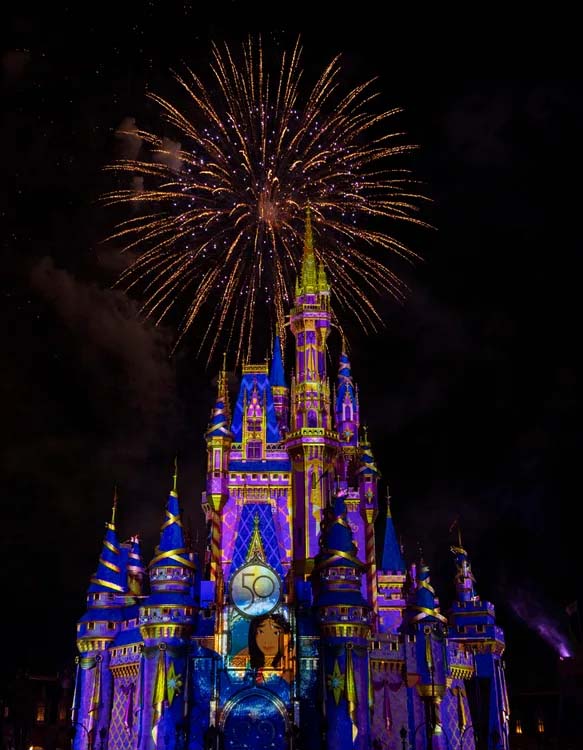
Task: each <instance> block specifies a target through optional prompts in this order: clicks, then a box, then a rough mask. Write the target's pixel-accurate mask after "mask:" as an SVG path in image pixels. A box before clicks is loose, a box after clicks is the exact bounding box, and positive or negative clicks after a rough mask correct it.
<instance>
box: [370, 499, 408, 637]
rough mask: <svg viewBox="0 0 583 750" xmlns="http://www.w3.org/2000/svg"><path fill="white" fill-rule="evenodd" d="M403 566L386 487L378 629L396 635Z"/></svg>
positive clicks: (401, 602)
mask: <svg viewBox="0 0 583 750" xmlns="http://www.w3.org/2000/svg"><path fill="white" fill-rule="evenodd" d="M406 578H407V576H406V567H405V561H404V560H403V555H402V553H401V547H400V546H399V543H398V541H397V534H396V531H395V525H394V523H393V517H392V514H391V497H390V495H389V490H388V488H387V515H386V518H385V539H384V544H383V556H382V558H381V568H380V570H379V571H378V574H377V585H378V629H379V630H380V631H381V632H383V633H397V632H398V631H399V628H400V626H401V622H402V619H403V610H404V609H405V606H406V602H405V597H404V587H405V580H406Z"/></svg>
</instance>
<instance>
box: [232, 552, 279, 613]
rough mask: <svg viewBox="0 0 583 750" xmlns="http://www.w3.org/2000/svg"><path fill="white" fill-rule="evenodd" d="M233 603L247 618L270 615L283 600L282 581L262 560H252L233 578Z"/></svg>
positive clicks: (234, 574) (237, 571) (235, 573)
mask: <svg viewBox="0 0 583 750" xmlns="http://www.w3.org/2000/svg"><path fill="white" fill-rule="evenodd" d="M230 590H231V601H232V602H233V604H234V605H235V607H236V609H237V610H238V611H239V612H240V613H241V614H242V615H244V616H245V617H258V616H260V615H268V614H269V613H270V612H273V610H274V609H275V608H276V607H277V605H278V604H279V602H280V599H281V580H280V578H279V576H278V575H277V573H276V572H275V570H274V569H273V568H272V567H271V566H269V565H266V564H265V563H264V562H262V561H261V560H257V559H256V560H250V561H249V562H248V563H246V564H245V565H243V566H241V567H240V568H239V569H238V570H236V571H235V572H234V573H233V575H232V576H231V584H230Z"/></svg>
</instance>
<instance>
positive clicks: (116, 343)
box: [0, 2, 583, 691]
mask: <svg viewBox="0 0 583 750" xmlns="http://www.w3.org/2000/svg"><path fill="white" fill-rule="evenodd" d="M162 5H163V4H162V3H159V4H158V3H154V2H150V3H141V4H132V3H128V4H123V7H122V4H119V7H118V6H114V5H113V4H112V5H111V6H108V5H107V4H105V5H96V6H91V7H90V8H89V9H87V8H84V12H86V13H87V17H85V16H83V15H82V14H81V12H80V11H79V12H77V11H74V10H65V9H62V8H61V9H55V8H52V9H51V10H50V11H46V12H45V13H44V14H40V13H39V14H35V13H33V12H32V11H30V10H28V11H26V10H25V11H22V13H21V14H20V15H19V14H18V13H17V12H12V14H11V15H9V16H8V18H5V19H4V21H5V24H4V25H5V30H7V31H8V34H9V41H8V44H7V46H6V47H5V51H4V52H3V56H2V70H1V74H2V86H3V97H2V98H3V103H4V107H3V109H4V116H3V120H2V134H3V142H4V147H3V159H2V165H3V171H4V180H3V195H2V205H1V207H0V211H1V218H2V221H1V226H2V250H1V252H2V272H3V274H2V282H3V283H2V287H1V296H0V305H1V312H2V315H1V320H2V323H3V325H4V332H3V336H2V341H3V343H4V351H3V357H2V368H1V371H0V393H1V394H2V433H1V434H2V451H1V466H0V476H1V481H2V487H1V490H2V519H1V524H0V544H1V547H0V550H1V555H2V565H1V566H0V568H1V571H2V573H1V575H2V581H1V584H2V586H1V589H0V591H1V592H2V597H3V602H4V603H3V604H2V605H0V606H1V608H2V610H3V617H2V618H1V620H2V629H3V633H2V635H3V643H5V644H6V643H10V644H14V648H11V649H10V653H8V654H5V655H4V656H3V661H4V664H3V669H2V672H3V673H4V674H5V675H7V674H9V673H10V671H11V670H13V669H16V668H19V667H29V668H31V669H36V670H47V671H49V670H50V671H52V670H56V669H58V668H61V667H62V666H63V664H66V663H67V660H70V659H71V658H72V656H73V654H74V638H75V623H76V620H77V619H78V617H79V616H80V615H81V614H82V612H83V608H84V597H85V591H86V587H87V583H88V579H89V577H90V575H91V574H92V573H93V572H94V569H95V566H96V563H97V558H98V555H99V550H100V544H101V539H102V535H103V524H104V521H105V520H106V518H107V516H108V514H109V512H110V506H111V497H112V494H113V487H114V485H115V484H117V486H118V489H119V496H120V508H119V528H120V535H121V537H122V539H123V538H126V537H127V536H129V535H130V534H131V533H134V532H136V531H139V532H140V533H141V534H142V536H143V540H144V547H145V551H146V555H147V557H149V556H150V554H151V551H152V549H153V545H154V543H155V541H156V535H157V533H158V529H159V525H160V522H161V520H162V515H163V506H164V502H165V498H166V495H167V491H168V489H169V488H170V484H169V482H170V480H171V473H172V463H173V457H174V455H175V454H176V453H177V454H178V457H179V467H180V468H179V471H180V478H179V490H180V497H181V502H182V503H183V507H184V512H185V515H186V516H187V517H188V518H189V522H190V523H191V525H192V528H193V534H194V537H195V539H196V538H198V543H199V546H201V545H202V542H203V536H202V531H201V530H202V527H203V525H204V523H203V516H202V512H201V510H200V492H201V490H202V488H203V485H202V470H203V466H204V461H205V452H204V442H203V432H204V429H205V427H206V423H207V420H208V415H209V410H210V407H211V405H212V399H213V395H214V392H215V376H216V369H215V367H212V368H210V369H206V360H205V359H202V360H201V359H197V357H196V350H195V347H194V346H193V343H192V342H190V341H189V340H186V341H185V342H184V344H183V345H182V346H181V347H180V349H179V350H178V352H177V353H176V354H175V355H174V356H172V357H170V356H169V352H170V348H171V346H172V343H173V340H174V334H175V332H174V330H172V329H171V328H160V329H154V328H152V327H151V325H149V324H148V323H146V322H144V321H142V320H141V319H140V317H139V315H138V313H137V310H138V300H135V299H131V298H129V297H128V296H126V295H125V294H124V293H123V292H122V291H120V290H119V289H112V284H113V282H114V281H115V278H116V273H117V272H118V271H119V270H120V269H121V268H122V267H123V261H122V259H120V256H119V254H118V252H117V250H116V248H115V247H114V246H112V245H111V244H107V243H103V239H104V238H105V237H106V236H107V235H108V233H109V232H111V230H112V227H113V216H112V214H111V213H108V212H107V211H106V210H105V209H104V208H103V207H101V206H99V205H98V204H97V199H98V197H99V195H100V194H101V193H103V191H105V190H107V189H109V188H111V176H109V175H108V174H107V173H105V172H104V171H103V167H104V166H105V165H106V164H108V163H110V162H111V161H112V160H113V159H114V158H115V157H116V156H117V155H118V151H119V139H117V138H116V135H115V132H116V130H117V129H118V128H119V126H120V125H121V123H122V122H124V120H125V118H130V117H131V118H135V119H136V122H137V123H138V125H140V124H142V123H144V124H147V125H150V124H152V123H153V122H154V123H155V119H154V120H153V118H155V112H154V111H153V108H152V105H151V104H150V103H148V101H147V100H146V98H145V91H146V89H147V88H149V89H151V90H153V91H158V92H160V93H162V94H167V95H168V96H171V95H172V91H175V89H172V90H171V89H170V82H171V77H170V72H169V71H170V69H171V68H177V67H179V66H180V65H183V64H184V63H188V64H190V65H191V66H192V67H193V68H194V69H195V70H197V71H206V70H207V64H208V63H207V59H208V51H209V45H210V41H211V40H217V41H221V40H225V39H226V40H229V41H237V40H239V39H243V38H244V37H245V36H246V34H247V33H248V32H249V31H250V30H251V31H253V32H255V31H256V29H257V28H259V27H260V26H259V24H255V23H254V22H252V21H251V20H250V19H249V18H248V15H247V14H248V12H249V9H248V7H247V6H245V5H244V4H242V3H237V2H232V3H228V4H227V3H216V4H215V6H216V7H215V8H214V10H212V11H211V10H209V11H207V15H206V16H203V15H202V14H201V12H200V11H199V10H193V9H192V7H191V4H189V3H175V4H173V3H170V4H169V5H170V9H168V8H165V9H164V10H159V9H158V6H162ZM294 7H295V9H296V11H297V13H295V16H294V21H295V22H294V24H293V25H291V27H290V26H289V25H288V24H289V23H290V19H289V18H288V19H287V21H286V22H285V23H284V22H282V21H280V22H279V26H276V28H277V29H278V30H277V31H266V32H263V36H264V39H265V40H267V41H268V42H269V43H270V44H272V45H274V46H275V47H276V48H284V47H289V46H290V44H291V43H292V42H293V41H294V40H295V38H296V36H297V34H298V30H300V31H301V35H302V39H303V44H304V61H305V71H306V78H307V80H309V81H313V79H314V77H315V76H316V75H317V74H318V73H319V72H320V71H321V69H322V68H323V66H324V65H325V64H326V63H327V62H329V60H330V59H331V57H332V56H333V55H334V54H336V53H338V52H341V53H343V60H344V68H345V71H346V77H347V80H348V81H350V82H358V81H361V80H364V79H366V78H369V77H371V76H378V77H379V81H378V88H379V89H380V90H381V92H382V96H381V100H382V105H383V107H385V108H390V107H393V106H401V107H403V108H404V112H403V114H402V115H400V116H399V122H398V127H399V129H402V130H403V131H404V132H406V133H407V140H408V141H409V142H411V143H416V144H419V146H420V148H419V150H418V151H416V152H415V153H414V154H413V155H412V156H411V157H410V160H409V165H410V166H411V167H412V168H413V169H414V171H415V174H416V176H417V177H418V178H419V179H420V180H422V181H423V182H424V183H425V184H426V187H425V192H426V193H427V194H428V195H430V196H431V198H432V199H433V203H432V204H431V206H429V207H427V208H426V209H425V210H424V218H425V219H426V220H427V221H428V222H430V223H431V224H432V225H433V226H434V227H435V230H415V231H411V230H410V229H408V230H407V229H399V228H395V230H394V231H395V233H396V234H399V233H400V234H399V236H400V237H401V238H403V239H405V240H406V241H407V242H409V243H410V244H411V245H412V246H413V247H414V249H415V250H416V251H417V252H419V254H420V255H421V256H422V257H423V261H422V262H420V263H418V264H417V265H416V266H415V268H406V267H399V269H398V270H399V271H400V272H401V273H402V274H403V275H404V278H405V279H406V281H407V283H408V284H409V286H410V290H411V291H410V295H409V298H408V300H407V302H406V304H404V305H403V306H399V305H397V304H396V303H395V302H394V301H391V300H386V301H385V302H384V303H383V306H382V309H383V314H384V316H385V319H386V323H387V325H386V329H385V330H384V331H383V332H382V333H381V334H378V335H375V336H365V335H364V334H362V333H360V332H359V331H358V330H357V329H355V328H354V329H352V328H350V326H349V327H348V333H349V338H350V342H351V347H352V352H351V357H352V364H353V374H354V377H355V379H356V381H357V382H358V384H359V387H360V394H361V409H362V412H363V414H364V421H366V422H367V424H368V427H369V435H370V438H371V440H372V444H373V450H374V452H375V456H376V457H377V461H378V464H379V467H380V469H381V472H382V475H383V480H382V484H381V493H382V494H383V495H384V492H385V487H386V483H387V482H388V483H389V485H390V493H391V496H392V498H393V500H392V502H393V515H394V518H395V522H396V524H397V527H398V530H399V532H400V533H401V534H402V538H403V543H404V544H405V551H406V556H407V557H408V558H411V557H412V556H413V555H415V553H416V549H417V545H418V544H421V545H422V547H423V549H424V553H425V557H426V558H427V560H428V562H429V563H430V565H431V566H432V570H433V580H434V583H435V585H436V588H437V592H438V594H439V596H440V599H441V604H442V608H443V609H444V610H446V609H447V606H448V603H449V601H450V600H451V598H452V594H453V575H454V566H453V562H452V560H451V559H450V558H451V555H450V553H449V552H448V546H449V544H450V543H451V542H452V541H453V539H452V537H451V535H450V534H449V533H448V528H449V526H450V524H451V522H452V521H453V519H454V518H456V517H459V518H460V523H461V527H462V530H463V536H464V543H465V546H467V548H468V550H469V551H470V554H471V556H472V561H473V569H474V573H475V575H476V578H477V583H478V591H479V593H480V594H481V595H482V597H483V598H486V599H491V600H492V601H494V603H495V604H496V606H497V612H498V618H499V623H500V624H501V625H502V626H503V627H505V628H506V632H507V644H508V646H507V664H508V667H509V675H510V687H511V690H515V691H517V690H519V689H524V688H534V687H538V686H548V685H550V684H552V682H553V681H554V670H555V667H556V660H557V650H556V646H557V644H558V643H559V642H565V643H566V642H567V641H568V637H569V635H568V634H569V628H568V622H567V618H566V615H565V611H564V610H565V606H566V605H567V604H568V603H570V602H571V601H573V600H574V599H576V598H577V597H578V596H580V588H581V583H580V575H581V573H580V571H581V566H580V560H579V556H578V554H577V553H578V549H579V547H580V544H581V531H580V528H581V527H580V524H579V523H578V516H579V515H580V514H579V513H578V505H579V503H580V494H581V492H580V469H579V467H580V461H581V458H580V451H581V445H582V440H581V438H582V428H581V424H582V419H581V417H582V414H581V403H582V401H581V386H580V382H581V381H580V377H579V376H580V364H581V363H580V349H581V333H580V323H579V322H578V321H579V320H580V318H581V315H580V313H579V309H578V308H579V302H580V300H581V293H580V284H581V273H580V270H581V262H580V258H581V247H580V226H579V216H580V207H579V204H580V196H581V189H580V186H579V184H578V183H579V179H580V175H581V167H582V154H581V132H582V122H583V120H582V109H583V106H582V99H581V90H582V85H581V84H582V78H581V77H579V78H575V77H573V70H576V69H574V68H573V67H572V63H571V60H569V59H567V58H568V57H569V56H570V51H571V49H572V47H571V46H570V40H569V37H568V36H567V34H566V32H565V29H563V30H562V35H561V36H557V35H556V34H555V33H554V30H553V29H552V28H542V27H543V25H544V24H543V23H542V20H541V24H540V25H541V28H539V29H535V30H534V32H533V30H532V29H530V28H526V27H525V26H523V25H521V24H520V23H518V22H517V23H515V24H514V25H513V26H512V27H508V26H507V25H506V26H504V25H502V27H501V26H500V24H499V23H498V21H495V20H494V19H493V18H492V19H490V26H485V25H484V24H483V23H482V22H480V25H479V32H478V26H477V25H476V24H475V23H474V22H473V21H472V22H470V19H465V20H464V19H462V23H465V24H466V25H465V27H464V28H465V31H463V30H462V31H461V32H460V31H459V30H457V29H456V28H454V27H453V26H452V25H451V24H450V23H449V21H448V19H441V20H442V24H441V26H439V27H432V24H431V23H430V19H427V20H426V22H425V24H421V25H419V22H418V19H416V20H414V19H413V16H414V15H415V14H414V13H413V12H412V13H411V16H412V17H411V18H410V19H408V20H407V21H404V22H403V23H402V24H401V23H400V22H399V23H395V24H393V25H389V26H385V25H383V24H380V23H377V22H376V21H375V19H374V18H371V19H369V28H366V27H365V25H363V27H362V29H360V30H359V29H358V28H356V27H355V26H357V25H358V24H356V25H355V24H354V23H352V20H353V19H351V18H346V22H345V23H344V25H343V26H340V27H339V28H338V29H337V30H332V29H331V28H330V27H328V28H327V27H326V26H325V25H324V26H322V24H320V25H319V27H318V28H316V26H315V23H308V22H307V21H306V17H305V15H303V14H302V13H301V12H299V10H298V8H299V6H294ZM136 8H138V10H136ZM419 14H421V10H419ZM213 16H214V17H213ZM364 20H366V18H365V19H364ZM458 20H459V19H458ZM303 21H306V22H305V23H304V25H302V22H303ZM227 23H228V26H227ZM263 25H264V26H265V25H267V24H263ZM568 25H569V24H566V26H568ZM323 29H324V30H323ZM556 43H560V49H559V55H558V57H557V53H556V51H552V52H551V47H552V46H553V45H555V44H556ZM554 49H555V50H556V47H555V48H554ZM573 55H574V52H573ZM266 335H267V332H266ZM287 354H288V357H289V355H290V354H291V350H290V351H288V352H287ZM335 370H336V365H335V363H334V364H332V366H331V371H332V372H335ZM232 381H233V382H232V386H233V389H236V375H235V374H234V375H233V378H232ZM379 531H380V532H381V531H382V528H381V529H380V530H379ZM197 534H198V536H197ZM544 627H546V631H545V632H546V635H545V637H542V636H541V634H540V631H541V628H544ZM537 631H538V632H537ZM551 641H552V643H554V646H553V645H552V644H551Z"/></svg>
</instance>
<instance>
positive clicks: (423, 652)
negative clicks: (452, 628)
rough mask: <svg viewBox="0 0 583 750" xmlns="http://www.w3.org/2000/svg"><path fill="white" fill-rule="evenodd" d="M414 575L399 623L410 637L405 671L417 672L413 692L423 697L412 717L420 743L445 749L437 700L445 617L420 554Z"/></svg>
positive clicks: (442, 686) (443, 672) (441, 688)
mask: <svg viewBox="0 0 583 750" xmlns="http://www.w3.org/2000/svg"><path fill="white" fill-rule="evenodd" d="M416 577H417V580H416V586H417V587H416V589H415V593H414V599H413V601H412V602H411V603H410V604H409V605H408V606H407V609H406V610H405V620H404V623H403V627H404V629H405V632H406V633H407V634H408V636H409V639H410V640H412V641H413V644H412V646H411V649H410V650H408V651H407V652H406V668H407V673H408V674H414V675H416V676H417V679H418V683H417V692H418V694H419V695H420V696H421V699H422V701H423V714H422V716H420V717H413V719H414V722H415V723H416V726H422V731H423V735H424V736H425V738H426V745H423V746H424V747H425V746H427V747H431V748H433V750H446V747H447V740H446V739H445V736H444V733H443V721H442V716H441V701H442V699H443V697H444V695H445V691H446V676H447V664H446V663H445V649H444V641H445V637H446V627H445V626H446V623H447V620H446V618H445V617H444V616H443V615H442V614H441V612H440V611H439V604H438V601H437V598H436V596H435V590H434V588H433V586H432V585H431V579H430V571H429V566H428V565H427V563H426V562H425V561H424V560H423V557H422V556H421V559H420V561H419V566H418V567H417V571H416ZM418 718H419V719H420V721H419V722H417V719H418ZM410 719H411V717H410Z"/></svg>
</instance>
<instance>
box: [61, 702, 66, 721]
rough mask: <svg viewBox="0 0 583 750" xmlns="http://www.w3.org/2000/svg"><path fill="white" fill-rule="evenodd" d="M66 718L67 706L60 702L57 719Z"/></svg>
mask: <svg viewBox="0 0 583 750" xmlns="http://www.w3.org/2000/svg"><path fill="white" fill-rule="evenodd" d="M66 719H67V706H64V705H63V704H61V705H60V706H59V721H66Z"/></svg>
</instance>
